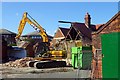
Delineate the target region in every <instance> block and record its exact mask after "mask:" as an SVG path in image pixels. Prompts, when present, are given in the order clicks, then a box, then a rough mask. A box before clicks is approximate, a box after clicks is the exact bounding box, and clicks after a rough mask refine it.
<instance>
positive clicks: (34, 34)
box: [20, 31, 53, 42]
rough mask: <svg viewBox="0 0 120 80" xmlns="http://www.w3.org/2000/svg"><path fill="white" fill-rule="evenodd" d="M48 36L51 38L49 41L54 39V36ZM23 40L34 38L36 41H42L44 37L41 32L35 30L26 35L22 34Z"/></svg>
mask: <svg viewBox="0 0 120 80" xmlns="http://www.w3.org/2000/svg"><path fill="white" fill-rule="evenodd" d="M48 38H49V41H51V40H52V38H53V37H52V36H50V35H48ZM20 39H21V40H27V39H32V40H34V41H35V42H42V37H41V35H40V34H39V32H37V31H34V32H31V33H28V34H26V35H22V36H21V37H20Z"/></svg>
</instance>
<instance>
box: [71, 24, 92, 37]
mask: <svg viewBox="0 0 120 80" xmlns="http://www.w3.org/2000/svg"><path fill="white" fill-rule="evenodd" d="M73 27H74V28H76V29H77V30H78V31H80V32H81V33H82V34H83V35H84V36H86V37H88V38H89V39H91V30H90V29H88V28H87V27H86V25H85V24H84V23H73Z"/></svg>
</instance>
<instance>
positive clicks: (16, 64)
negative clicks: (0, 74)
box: [3, 57, 34, 67]
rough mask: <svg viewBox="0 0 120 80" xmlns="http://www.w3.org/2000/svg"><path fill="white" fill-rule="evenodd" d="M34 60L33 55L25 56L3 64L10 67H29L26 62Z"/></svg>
mask: <svg viewBox="0 0 120 80" xmlns="http://www.w3.org/2000/svg"><path fill="white" fill-rule="evenodd" d="M32 60H34V58H31V57H25V58H21V59H18V60H15V61H9V62H7V63H5V64H3V66H8V67H28V66H27V64H26V62H28V61H32Z"/></svg>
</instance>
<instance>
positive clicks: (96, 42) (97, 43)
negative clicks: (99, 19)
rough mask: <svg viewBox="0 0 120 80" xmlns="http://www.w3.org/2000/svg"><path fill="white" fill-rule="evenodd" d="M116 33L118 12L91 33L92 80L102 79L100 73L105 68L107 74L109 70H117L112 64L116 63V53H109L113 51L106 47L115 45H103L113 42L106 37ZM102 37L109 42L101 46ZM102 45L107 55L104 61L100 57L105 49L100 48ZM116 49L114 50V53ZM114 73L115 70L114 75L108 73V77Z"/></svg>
mask: <svg viewBox="0 0 120 80" xmlns="http://www.w3.org/2000/svg"><path fill="white" fill-rule="evenodd" d="M117 32H120V11H119V12H118V13H117V14H115V15H114V16H113V17H112V18H111V19H110V20H109V21H108V22H107V23H105V24H104V25H102V26H101V27H100V28H99V29H98V30H97V31H95V32H92V47H93V48H92V50H93V51H92V52H93V56H94V58H93V60H92V64H93V69H92V74H93V75H92V76H93V77H94V78H102V75H103V74H102V73H105V72H104V70H106V68H107V72H110V69H111V68H113V67H114V68H115V69H117V67H116V64H114V62H116V61H117V57H115V56H117V55H118V53H115V52H114V53H110V51H111V50H113V49H112V48H110V47H108V46H116V45H109V44H107V45H105V44H106V43H109V41H111V40H113V39H111V40H109V39H110V38H109V39H108V35H109V34H111V33H117ZM103 35H107V36H105V37H104V39H105V40H109V41H104V42H106V43H104V44H102V41H103V40H102V36H103ZM112 36H113V35H112ZM111 38H112V37H111ZM113 38H114V36H113ZM110 43H111V44H114V43H113V42H110ZM102 45H104V46H107V47H106V49H107V52H108V53H109V54H108V53H106V55H105V58H104V59H103V58H102V57H104V56H103V55H102V52H103V51H104V50H103V49H105V48H102V47H103V46H102ZM117 47H118V45H117ZM106 49H105V50H106ZM109 49H110V50H109ZM114 49H115V48H114ZM117 49H118V48H117ZM117 49H115V51H116V50H117ZM101 51H102V52H101ZM103 54H105V53H103ZM113 55H114V56H113ZM110 56H111V57H110ZM112 59H114V60H112ZM103 60H104V61H103ZM105 60H106V61H105ZM102 61H103V62H102ZM112 61H113V63H112ZM104 63H105V65H104ZM102 64H103V65H102ZM106 65H109V66H107V67H104V66H106ZM114 65H115V66H114ZM117 65H118V64H117ZM102 67H103V68H102ZM110 67H111V68H110ZM102 71H103V72H102ZM115 71H116V70H114V73H110V76H109V77H112V76H111V74H116V73H117V72H115ZM107 75H108V74H107ZM116 76H117V75H116Z"/></svg>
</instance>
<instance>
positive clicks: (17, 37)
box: [15, 12, 48, 42]
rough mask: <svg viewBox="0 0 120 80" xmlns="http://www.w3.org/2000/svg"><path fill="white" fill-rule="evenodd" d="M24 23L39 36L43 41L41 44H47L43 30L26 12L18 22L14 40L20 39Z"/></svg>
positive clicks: (46, 37)
mask: <svg viewBox="0 0 120 80" xmlns="http://www.w3.org/2000/svg"><path fill="white" fill-rule="evenodd" d="M27 16H29V17H30V18H31V19H29V18H28V17H27ZM26 22H28V23H29V24H30V25H31V26H32V27H33V28H34V29H35V30H37V31H38V32H39V34H40V35H41V37H42V39H43V42H48V36H47V34H46V32H45V30H44V29H43V28H42V27H41V26H40V25H39V24H38V23H37V22H36V21H35V20H34V19H33V18H32V17H31V16H30V15H29V14H28V13H27V12H25V13H24V14H23V17H22V20H21V21H20V24H19V27H18V35H17V36H16V37H15V38H16V39H19V38H20V36H21V34H22V32H23V29H24V27H25V24H26Z"/></svg>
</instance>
